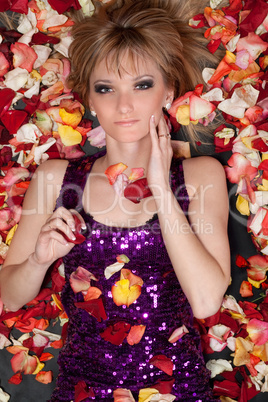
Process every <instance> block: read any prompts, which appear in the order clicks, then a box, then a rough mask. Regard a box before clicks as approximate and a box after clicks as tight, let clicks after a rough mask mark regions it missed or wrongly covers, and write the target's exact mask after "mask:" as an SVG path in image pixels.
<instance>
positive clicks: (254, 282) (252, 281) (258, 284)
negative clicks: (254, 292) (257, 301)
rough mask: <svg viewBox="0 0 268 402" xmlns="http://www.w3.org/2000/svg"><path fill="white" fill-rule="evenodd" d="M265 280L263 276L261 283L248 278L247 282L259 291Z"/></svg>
mask: <svg viewBox="0 0 268 402" xmlns="http://www.w3.org/2000/svg"><path fill="white" fill-rule="evenodd" d="M266 279H267V276H265V278H264V279H263V280H261V281H254V280H253V279H251V278H249V277H248V281H249V283H251V285H252V286H254V287H255V288H257V289H259V288H260V287H261V284H262V282H265V281H266Z"/></svg>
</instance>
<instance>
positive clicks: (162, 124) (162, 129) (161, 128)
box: [158, 115, 170, 140]
mask: <svg viewBox="0 0 268 402" xmlns="http://www.w3.org/2000/svg"><path fill="white" fill-rule="evenodd" d="M158 137H159V138H162V139H165V140H169V139H170V134H169V129H168V126H167V123H166V120H165V118H164V116H163V115H162V116H161V118H160V120H159V124H158Z"/></svg>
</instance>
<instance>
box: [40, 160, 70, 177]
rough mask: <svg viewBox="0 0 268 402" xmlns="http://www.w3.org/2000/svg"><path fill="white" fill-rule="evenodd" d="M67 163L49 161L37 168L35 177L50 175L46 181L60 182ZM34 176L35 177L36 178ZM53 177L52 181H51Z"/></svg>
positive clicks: (64, 161)
mask: <svg viewBox="0 0 268 402" xmlns="http://www.w3.org/2000/svg"><path fill="white" fill-rule="evenodd" d="M68 163H69V162H68V161H67V160H65V159H49V160H47V161H46V162H44V163H42V164H41V165H40V166H38V168H37V170H36V175H38V174H41V173H42V174H46V175H50V176H48V177H45V178H46V179H48V180H61V181H62V178H63V175H64V174H65V171H66V168H67V166H68ZM36 175H35V176H36ZM52 176H53V179H52Z"/></svg>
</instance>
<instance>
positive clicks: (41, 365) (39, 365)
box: [32, 356, 45, 374]
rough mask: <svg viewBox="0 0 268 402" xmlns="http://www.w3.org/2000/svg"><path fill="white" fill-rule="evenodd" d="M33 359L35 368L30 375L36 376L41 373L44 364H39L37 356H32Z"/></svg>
mask: <svg viewBox="0 0 268 402" xmlns="http://www.w3.org/2000/svg"><path fill="white" fill-rule="evenodd" d="M34 357H35V358H36V361H37V366H36V369H35V370H34V372H33V373H32V374H37V373H39V371H41V370H42V369H43V368H44V366H45V364H44V363H41V362H40V361H39V359H38V357H37V356H34Z"/></svg>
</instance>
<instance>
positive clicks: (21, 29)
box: [17, 14, 33, 34]
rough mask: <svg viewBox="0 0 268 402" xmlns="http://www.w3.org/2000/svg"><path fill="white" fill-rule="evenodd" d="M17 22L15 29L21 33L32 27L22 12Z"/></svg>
mask: <svg viewBox="0 0 268 402" xmlns="http://www.w3.org/2000/svg"><path fill="white" fill-rule="evenodd" d="M19 23H20V24H19V26H18V28H17V31H18V32H20V33H22V34H25V33H26V32H29V31H30V30H31V29H33V25H32V24H31V21H30V20H29V18H28V17H27V15H25V14H23V15H22V16H21V18H20V21H19Z"/></svg>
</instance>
